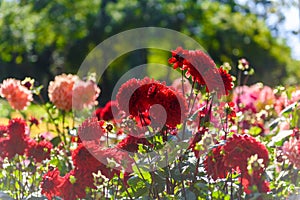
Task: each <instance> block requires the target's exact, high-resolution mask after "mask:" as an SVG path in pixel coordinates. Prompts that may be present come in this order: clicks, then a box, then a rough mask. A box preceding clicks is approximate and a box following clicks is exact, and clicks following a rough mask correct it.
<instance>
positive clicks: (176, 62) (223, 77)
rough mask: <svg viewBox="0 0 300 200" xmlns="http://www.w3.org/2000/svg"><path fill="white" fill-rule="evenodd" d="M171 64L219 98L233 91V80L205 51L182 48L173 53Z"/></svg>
mask: <svg viewBox="0 0 300 200" xmlns="http://www.w3.org/2000/svg"><path fill="white" fill-rule="evenodd" d="M169 63H170V64H173V68H174V69H176V68H178V67H180V69H181V70H183V71H185V72H186V73H185V76H186V77H187V78H189V77H190V76H191V77H192V80H193V81H195V82H197V83H198V84H199V85H201V86H206V90H207V91H213V90H214V91H216V92H217V94H218V96H221V95H228V91H229V90H232V86H233V85H232V78H231V76H230V74H228V73H227V71H226V70H224V69H223V68H222V67H221V68H217V67H216V64H215V63H214V61H213V60H212V59H211V58H210V57H209V56H208V55H207V54H206V53H204V52H203V51H201V50H195V51H188V50H184V49H182V48H181V47H178V48H177V49H176V50H174V51H172V57H171V58H170V59H169Z"/></svg>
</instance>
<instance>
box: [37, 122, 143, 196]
mask: <svg viewBox="0 0 300 200" xmlns="http://www.w3.org/2000/svg"><path fill="white" fill-rule="evenodd" d="M102 122H103V121H98V120H97V118H89V119H87V120H85V121H84V122H83V123H82V124H81V125H80V127H79V128H78V134H79V135H80V137H81V140H78V141H77V148H76V149H75V150H73V151H72V155H71V157H72V161H73V166H74V168H73V169H72V170H71V171H70V172H68V173H67V174H65V175H64V176H60V171H59V170H58V169H54V168H53V167H51V166H50V167H49V171H48V172H47V173H46V174H44V176H43V180H42V183H41V188H42V194H43V195H45V196H46V197H47V198H48V199H52V198H53V197H54V196H59V197H62V198H63V199H66V200H73V199H77V198H84V197H86V188H87V187H88V188H90V189H96V185H95V180H94V175H93V174H98V173H99V172H100V173H101V175H102V176H103V178H104V177H105V178H107V179H112V178H113V177H114V176H115V175H120V172H121V170H122V171H126V172H132V163H133V160H132V159H131V158H130V157H129V154H128V152H127V151H130V150H132V151H136V150H137V149H136V147H135V146H134V145H137V144H138V143H143V142H144V143H145V140H146V139H137V138H134V139H132V138H133V137H132V136H128V137H127V138H125V139H124V140H122V141H121V142H120V143H119V144H118V145H117V146H116V147H113V148H105V147H103V146H102V145H101V143H99V140H100V138H101V136H103V133H104V130H103V129H102V125H103V124H102ZM131 137H132V138H131ZM133 143H134V144H133ZM131 145H133V146H134V147H132V146H131Z"/></svg>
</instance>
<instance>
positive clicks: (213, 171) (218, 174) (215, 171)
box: [204, 145, 231, 180]
mask: <svg viewBox="0 0 300 200" xmlns="http://www.w3.org/2000/svg"><path fill="white" fill-rule="evenodd" d="M204 168H205V170H206V172H207V174H208V175H209V176H210V177H212V178H213V179H214V180H217V179H218V178H226V176H227V174H228V173H229V172H230V171H231V169H230V168H228V167H227V166H225V163H224V152H223V146H221V145H220V146H217V147H215V148H213V149H212V150H211V151H210V152H209V153H208V154H207V156H206V158H205V160H204Z"/></svg>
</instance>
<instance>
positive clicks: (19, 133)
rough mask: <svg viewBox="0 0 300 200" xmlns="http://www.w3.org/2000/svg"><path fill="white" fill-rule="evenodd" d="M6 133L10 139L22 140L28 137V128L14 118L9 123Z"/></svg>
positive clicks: (22, 121)
mask: <svg viewBox="0 0 300 200" xmlns="http://www.w3.org/2000/svg"><path fill="white" fill-rule="evenodd" d="M7 133H8V135H9V137H10V138H11V139H23V138H26V137H28V135H29V128H28V127H27V124H26V122H25V121H24V120H22V119H19V118H15V119H11V120H10V121H9V124H8V126H7Z"/></svg>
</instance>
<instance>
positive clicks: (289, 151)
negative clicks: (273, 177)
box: [282, 137, 300, 169]
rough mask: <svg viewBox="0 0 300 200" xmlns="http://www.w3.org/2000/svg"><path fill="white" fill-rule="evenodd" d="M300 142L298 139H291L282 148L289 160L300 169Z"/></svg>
mask: <svg viewBox="0 0 300 200" xmlns="http://www.w3.org/2000/svg"><path fill="white" fill-rule="evenodd" d="M299 147H300V142H299V140H297V139H296V138H293V137H290V139H289V140H288V141H285V142H284V144H283V146H282V153H283V155H284V156H286V157H287V158H288V160H289V161H290V162H291V163H292V164H294V165H295V167H296V168H298V169H300V157H299V152H300V151H299Z"/></svg>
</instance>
